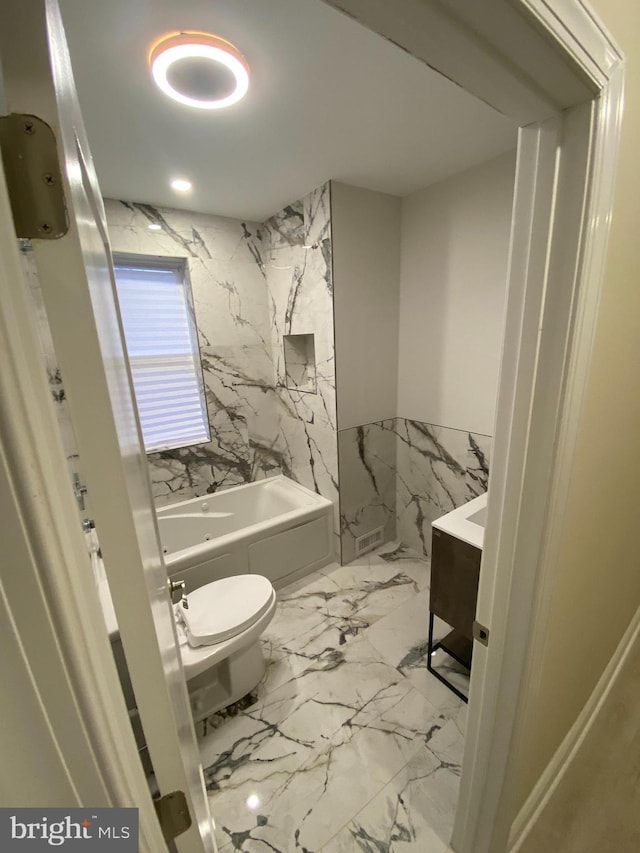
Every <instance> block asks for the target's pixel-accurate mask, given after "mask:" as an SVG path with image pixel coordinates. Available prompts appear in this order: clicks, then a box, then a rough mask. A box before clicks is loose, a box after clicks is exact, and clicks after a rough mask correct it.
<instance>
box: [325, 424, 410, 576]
mask: <svg viewBox="0 0 640 853" xmlns="http://www.w3.org/2000/svg"><path fill="white" fill-rule="evenodd" d="M395 420H396V419H395V418H391V419H389V420H386V421H380V422H378V423H373V424H365V425H364V426H359V427H354V428H352V429H343V430H340V432H339V433H338V460H339V463H340V539H341V549H342V562H343V563H349V562H351V560H353V559H354V558H355V556H356V550H355V544H356V539H357V537H358V536H363V535H364V534H365V533H369V532H370V531H372V530H375V528H377V527H383V528H384V541H385V542H388V541H390V540H392V539H395V538H396V458H397V452H396V436H395V429H394V426H395Z"/></svg>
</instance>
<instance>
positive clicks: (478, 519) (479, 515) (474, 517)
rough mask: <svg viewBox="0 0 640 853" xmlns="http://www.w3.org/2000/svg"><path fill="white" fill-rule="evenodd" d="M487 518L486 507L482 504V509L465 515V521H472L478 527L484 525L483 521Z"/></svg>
mask: <svg viewBox="0 0 640 853" xmlns="http://www.w3.org/2000/svg"><path fill="white" fill-rule="evenodd" d="M486 519H487V508H486V506H483V507H482V509H479V510H478V511H477V512H474V513H472V514H471V515H468V516H467V521H472V522H473V523H474V524H479V525H480V527H484V523H485V521H486Z"/></svg>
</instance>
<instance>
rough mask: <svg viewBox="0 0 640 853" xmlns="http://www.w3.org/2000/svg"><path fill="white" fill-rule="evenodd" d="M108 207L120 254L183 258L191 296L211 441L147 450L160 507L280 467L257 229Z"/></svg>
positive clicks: (116, 204) (189, 215)
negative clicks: (151, 228)
mask: <svg viewBox="0 0 640 853" xmlns="http://www.w3.org/2000/svg"><path fill="white" fill-rule="evenodd" d="M105 209H106V214H107V222H108V227H109V237H110V240H111V246H112V249H113V251H114V252H128V253H132V254H142V255H159V256H164V257H167V256H173V257H182V258H186V259H187V265H188V271H189V277H190V281H191V288H192V292H193V301H194V308H195V314H196V325H197V328H198V340H199V343H200V354H201V360H202V368H203V378H204V385H205V393H206V399H207V408H208V412H209V423H210V427H211V441H210V442H207V443H205V444H198V445H194V446H191V447H184V448H179V449H176V450H169V451H162V452H159V453H152V454H149V456H148V461H149V470H150V474H151V481H152V486H153V494H154V498H155V500H156V503H157V504H158V505H162V504H166V503H171V502H174V501H178V500H185V499H187V498H190V497H195V496H199V495H202V494H206V493H208V492H213V491H215V490H216V489H218V488H221V487H224V486H230V485H235V484H238V483H244V482H248V481H250V480H254V479H259V478H261V477H264V476H268V475H269V474H271V473H280V472H281V471H283V469H284V468H285V467H286V466H285V465H284V464H283V460H282V459H281V458H280V455H279V452H278V448H277V437H278V427H277V400H276V396H275V390H274V380H273V359H272V355H271V337H270V330H269V323H268V306H267V292H266V287H265V274H264V267H263V264H262V239H261V237H262V235H261V231H260V225H259V224H258V223H252V222H240V221H237V220H233V219H227V218H224V217H221V216H208V215H204V214H198V213H193V212H191V211H182V210H170V209H166V208H162V209H159V208H156V207H153V206H152V205H148V204H132V203H129V202H121V201H113V200H110V199H107V200H106V201H105ZM151 224H154V225H159V226H160V228H159V229H158V230H150V229H149V225H151Z"/></svg>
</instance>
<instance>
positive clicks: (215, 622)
mask: <svg viewBox="0 0 640 853" xmlns="http://www.w3.org/2000/svg"><path fill="white" fill-rule="evenodd" d="M274 595H275V593H274V590H273V587H272V586H271V582H270V581H269V580H268V579H267V578H265V577H263V576H262V575H235V576H233V577H230V578H223V579H222V580H219V581H213V582H212V583H208V584H206V585H205V586H201V587H199V588H198V589H196V590H194V591H193V592H191V593H189V595H188V596H187V601H188V603H189V607H188V608H187V609H186V610H185V608H184V607H183V606H182V604H179V605H178V607H177V612H178V616H179V618H180V620H181V622H182V623H183V624H184V626H185V630H186V633H187V639H188V641H189V645H191V646H207V645H212V644H213V643H221V642H222V641H223V640H228V639H230V638H231V637H234V636H236V635H237V634H240V633H241V632H242V631H244V630H245V629H246V628H249V627H250V626H251V625H252V624H253V623H254V622H256V621H257V620H258V619H259V618H260V617H261V616H262V614H263V613H265V612H266V610H267V609H268V608H269V606H270V605H271V602H272V601H273V598H274Z"/></svg>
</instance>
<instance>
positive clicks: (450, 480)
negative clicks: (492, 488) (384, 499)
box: [395, 418, 491, 555]
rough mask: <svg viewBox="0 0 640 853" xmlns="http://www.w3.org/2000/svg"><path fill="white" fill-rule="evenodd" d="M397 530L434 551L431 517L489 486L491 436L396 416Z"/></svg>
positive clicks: (422, 548)
mask: <svg viewBox="0 0 640 853" xmlns="http://www.w3.org/2000/svg"><path fill="white" fill-rule="evenodd" d="M395 430H396V435H397V473H398V476H397V495H396V506H397V514H398V520H397V535H398V537H399V538H400V539H401V540H402V541H403V542H406V543H407V544H409V545H410V546H411V547H413V548H416V549H417V550H420V551H422V552H423V553H424V554H426V555H429V554H430V553H431V522H432V521H434V520H435V519H436V518H439V517H440V516H442V515H444V514H445V513H447V512H450V511H451V510H452V509H455V508H456V507H458V506H461V505H462V504H463V503H466V502H467V501H469V500H471V499H472V498H474V497H477V496H478V495H479V494H481V493H482V492H484V491H486V488H487V483H488V476H489V450H490V444H491V440H490V438H489V437H488V436H481V435H478V434H476V433H468V432H465V431H463V430H455V429H447V428H445V427H438V426H433V425H432V424H425V423H422V422H420V421H410V420H404V419H402V418H398V419H396V427H395Z"/></svg>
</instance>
